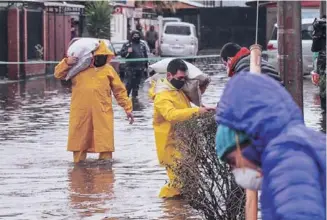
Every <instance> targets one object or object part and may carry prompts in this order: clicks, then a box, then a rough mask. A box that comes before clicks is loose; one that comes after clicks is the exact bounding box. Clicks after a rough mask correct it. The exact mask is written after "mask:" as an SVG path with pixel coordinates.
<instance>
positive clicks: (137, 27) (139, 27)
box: [136, 24, 144, 40]
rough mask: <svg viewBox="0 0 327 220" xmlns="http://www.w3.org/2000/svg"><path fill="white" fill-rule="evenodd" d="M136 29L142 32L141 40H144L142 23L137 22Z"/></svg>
mask: <svg viewBox="0 0 327 220" xmlns="http://www.w3.org/2000/svg"><path fill="white" fill-rule="evenodd" d="M136 30H137V31H138V32H139V33H140V37H141V40H144V34H143V31H142V25H140V24H137V25H136Z"/></svg>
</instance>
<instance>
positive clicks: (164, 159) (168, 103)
mask: <svg viewBox="0 0 327 220" xmlns="http://www.w3.org/2000/svg"><path fill="white" fill-rule="evenodd" d="M187 71H188V68H187V65H186V63H185V62H184V61H183V60H181V59H174V60H172V61H170V63H169V64H168V67H167V76H166V78H164V79H159V80H158V81H157V82H156V83H155V85H154V86H153V88H151V89H150V90H149V95H150V97H151V98H152V99H154V115H153V128H154V135H155V140H156V147H157V155H158V160H159V163H160V165H161V166H164V167H165V168H166V171H167V175H168V179H169V182H168V183H167V184H166V185H164V186H163V187H162V188H161V190H160V193H159V197H161V198H171V197H175V196H178V195H180V193H181V192H180V186H179V185H178V184H177V183H176V174H175V173H174V171H173V169H172V168H173V167H174V166H175V162H174V160H175V159H177V158H179V157H180V156H181V155H180V153H179V152H178V150H177V149H176V146H175V145H176V142H175V141H174V134H173V126H174V124H176V123H177V122H182V121H186V120H188V119H190V118H191V117H192V116H193V115H197V114H203V113H206V112H208V111H210V110H214V109H212V108H206V107H200V108H198V107H191V103H190V100H189V99H188V98H187V96H186V95H185V94H184V93H183V91H182V90H181V88H182V87H183V86H184V84H185V80H186V77H187Z"/></svg>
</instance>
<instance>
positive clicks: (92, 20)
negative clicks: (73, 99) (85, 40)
mask: <svg viewBox="0 0 327 220" xmlns="http://www.w3.org/2000/svg"><path fill="white" fill-rule="evenodd" d="M112 12H113V8H112V6H111V5H109V2H108V1H94V2H87V3H86V7H85V15H86V29H87V31H88V33H89V35H90V37H95V38H105V39H110V37H111V30H110V29H111V23H110V22H111V17H112Z"/></svg>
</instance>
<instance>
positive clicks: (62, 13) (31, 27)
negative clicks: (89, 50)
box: [0, 1, 84, 80]
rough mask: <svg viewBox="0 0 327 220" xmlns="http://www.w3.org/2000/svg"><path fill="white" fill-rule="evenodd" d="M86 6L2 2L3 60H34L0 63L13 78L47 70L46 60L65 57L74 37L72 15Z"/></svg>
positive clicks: (0, 41)
mask: <svg viewBox="0 0 327 220" xmlns="http://www.w3.org/2000/svg"><path fill="white" fill-rule="evenodd" d="M83 8H84V6H82V5H76V4H65V3H61V2H47V1H15V2H13V1H8V2H7V3H4V2H2V3H1V4H0V32H1V33H3V34H1V37H0V50H1V51H2V54H1V55H0V61H8V62H34V63H33V64H30V63H28V64H27V63H16V64H8V65H0V76H7V77H8V78H9V79H10V80H17V79H20V78H25V77H30V76H34V75H41V74H45V73H46V71H47V67H48V65H46V64H45V63H44V61H58V60H60V59H62V57H63V56H64V54H65V51H66V49H67V46H68V43H69V41H70V39H71V18H72V17H74V16H75V17H76V16H77V17H79V16H78V15H80V14H81V13H83Z"/></svg>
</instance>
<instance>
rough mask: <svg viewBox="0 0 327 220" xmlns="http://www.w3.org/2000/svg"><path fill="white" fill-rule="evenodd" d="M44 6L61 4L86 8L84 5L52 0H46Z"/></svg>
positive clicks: (62, 5)
mask: <svg viewBox="0 0 327 220" xmlns="http://www.w3.org/2000/svg"><path fill="white" fill-rule="evenodd" d="M44 6H61V7H72V8H85V6H84V5H79V4H70V3H66V2H51V1H45V2H44Z"/></svg>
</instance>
